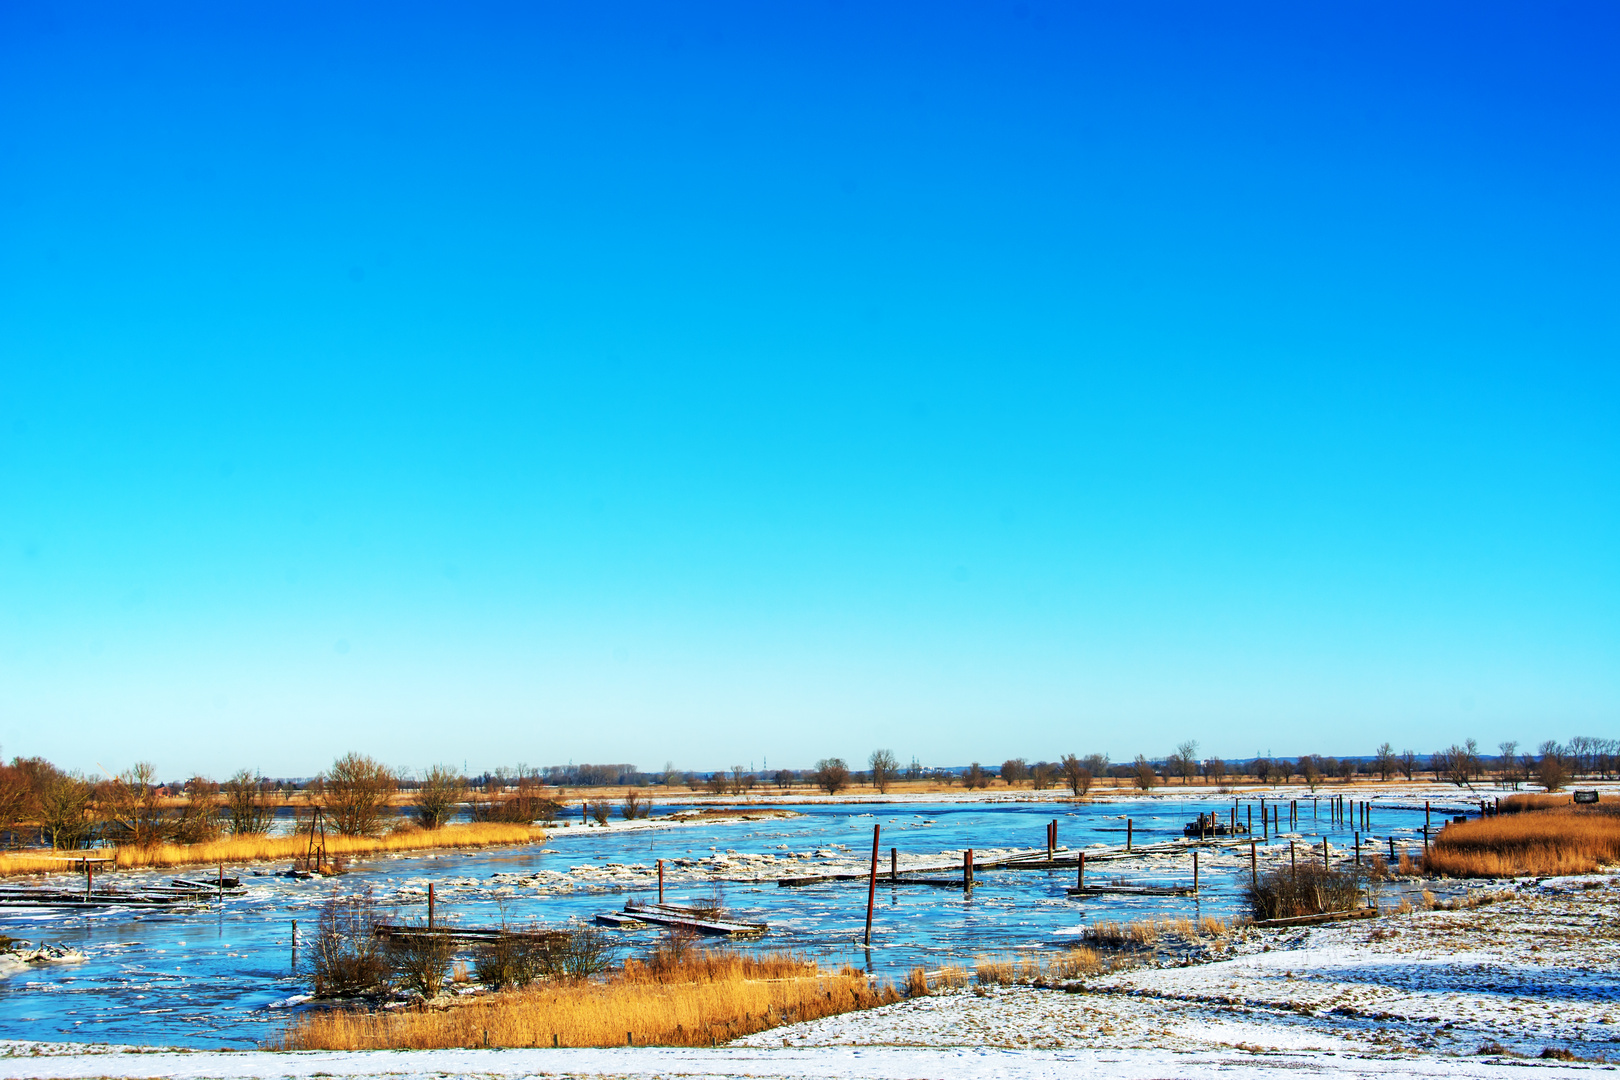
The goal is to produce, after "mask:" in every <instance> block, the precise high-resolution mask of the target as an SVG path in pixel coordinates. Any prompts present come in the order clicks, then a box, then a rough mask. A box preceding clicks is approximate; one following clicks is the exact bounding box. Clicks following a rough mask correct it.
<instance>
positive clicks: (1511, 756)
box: [1496, 739, 1519, 784]
mask: <svg viewBox="0 0 1620 1080" xmlns="http://www.w3.org/2000/svg"><path fill="white" fill-rule="evenodd" d="M1496 763H1497V771H1496V778H1497V779H1498V780H1500V781H1502V782H1503V783H1505V784H1511V783H1514V782H1516V781H1517V780H1518V779H1519V743H1518V740H1516V739H1507V740H1504V741H1503V742H1499V743H1497V744H1496Z"/></svg>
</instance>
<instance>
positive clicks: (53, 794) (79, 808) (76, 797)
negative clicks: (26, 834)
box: [36, 766, 95, 850]
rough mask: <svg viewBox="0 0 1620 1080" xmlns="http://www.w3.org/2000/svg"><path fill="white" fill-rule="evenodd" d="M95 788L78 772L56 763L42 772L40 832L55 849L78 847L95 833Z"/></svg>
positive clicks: (38, 792) (40, 782) (40, 779)
mask: <svg viewBox="0 0 1620 1080" xmlns="http://www.w3.org/2000/svg"><path fill="white" fill-rule="evenodd" d="M94 795H95V788H94V787H93V786H92V785H91V784H90V782H89V781H88V780H86V779H85V778H84V777H82V776H80V775H79V774H78V773H65V772H62V771H61V770H60V769H57V768H56V767H55V766H52V767H51V768H50V771H49V772H48V773H43V774H41V775H40V776H39V787H38V790H37V795H36V797H37V799H38V806H39V825H40V832H42V833H43V834H44V837H45V839H46V840H48V841H49V842H50V845H51V848H52V850H56V849H61V848H75V847H78V846H79V845H80V844H82V843H84V842H85V841H86V840H89V839H90V838H91V837H92V836H93V835H95V822H94V820H93V819H92V816H91V815H92V810H93V807H92V800H93V798H94Z"/></svg>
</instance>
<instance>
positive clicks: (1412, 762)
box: [1396, 750, 1418, 780]
mask: <svg viewBox="0 0 1620 1080" xmlns="http://www.w3.org/2000/svg"><path fill="white" fill-rule="evenodd" d="M1396 760H1397V761H1398V762H1400V766H1401V775H1403V776H1405V777H1406V778H1407V779H1408V780H1411V779H1412V778H1413V777H1415V776H1416V775H1417V767H1418V756H1417V752H1416V751H1413V750H1402V751H1401V756H1400V757H1398V758H1396Z"/></svg>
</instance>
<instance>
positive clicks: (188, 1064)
mask: <svg viewBox="0 0 1620 1080" xmlns="http://www.w3.org/2000/svg"><path fill="white" fill-rule="evenodd" d="M1492 891H1496V892H1509V893H1511V895H1510V896H1509V897H1508V898H1506V899H1503V900H1500V901H1498V902H1495V903H1491V904H1487V905H1483V906H1479V907H1475V908H1470V909H1465V910H1459V911H1420V912H1415V913H1413V914H1410V915H1389V916H1385V917H1383V918H1380V919H1376V920H1368V921H1363V922H1356V923H1346V924H1339V925H1335V926H1324V927H1316V928H1312V929H1308V930H1292V931H1278V930H1266V931H1255V930H1250V931H1247V932H1246V933H1244V934H1243V935H1241V936H1240V937H1238V938H1236V939H1235V940H1233V941H1232V942H1231V943H1230V944H1229V945H1227V946H1225V947H1224V948H1223V949H1221V950H1218V951H1217V952H1216V953H1214V954H1213V957H1212V959H1211V961H1210V962H1204V963H1189V962H1185V961H1176V960H1170V959H1166V960H1161V961H1159V966H1142V967H1138V968H1134V969H1131V970H1127V971H1122V972H1117V973H1115V974H1111V975H1106V976H1101V977H1098V978H1094V979H1091V980H1088V981H1087V982H1086V983H1085V984H1084V985H1083V986H1071V987H1068V988H1064V989H1036V988H1032V987H986V988H983V989H975V988H966V989H961V990H955V991H950V992H948V993H944V994H940V995H938V996H934V997H928V998H922V999H918V1000H914V1001H907V1002H903V1003H900V1004H897V1005H892V1006H888V1007H885V1008H882V1009H876V1010H872V1011H870V1012H864V1013H853V1014H849V1015H845V1016H840V1017H833V1018H829V1019H826V1020H821V1021H817V1022H814V1023H809V1024H801V1025H795V1026H790V1027H784V1028H777V1029H773V1030H771V1031H768V1032H762V1033H760V1034H758V1035H754V1036H750V1037H749V1038H747V1039H743V1040H739V1041H738V1042H737V1043H734V1044H732V1045H730V1046H726V1047H720V1048H717V1049H713V1050H686V1049H665V1048H625V1049H614V1050H456V1051H431V1052H417V1053H347V1054H326V1053H303V1054H284V1053H253V1052H246V1053H229V1052H218V1051H195V1052H183V1051H182V1052H169V1051H158V1052H154V1051H152V1050H134V1049H129V1050H121V1049H120V1048H117V1047H73V1046H68V1045H60V1044H55V1045H51V1044H37V1043H11V1044H5V1046H4V1054H3V1056H0V1078H3V1077H100V1076H108V1077H132V1078H133V1077H214V1076H218V1077H283V1076H286V1077H317V1076H325V1077H372V1076H376V1077H413V1076H423V1077H428V1076H434V1077H437V1076H447V1075H478V1076H490V1077H505V1076H579V1077H596V1076H602V1077H643V1076H645V1077H681V1076H692V1077H873V1078H884V1080H886V1078H891V1077H892V1078H894V1080H912V1078H920V1077H973V1078H976V1077H986V1078H989V1077H997V1078H999V1077H1020V1078H1021V1077H1030V1078H1040V1077H1058V1076H1062V1077H1092V1076H1096V1077H1103V1076H1107V1077H1126V1078H1136V1077H1142V1078H1149V1077H1206V1076H1207V1077H1215V1076H1222V1077H1234V1076H1237V1077H1245V1078H1246V1077H1263V1076H1272V1075H1276V1076H1285V1075H1286V1076H1291V1077H1298V1076H1302V1075H1317V1074H1323V1075H1333V1076H1369V1077H1405V1076H1440V1075H1444V1076H1451V1077H1492V1076H1500V1077H1507V1076H1524V1075H1525V1073H1524V1071H1523V1070H1524V1069H1526V1068H1531V1069H1534V1070H1535V1075H1537V1076H1547V1077H1553V1076H1564V1075H1574V1074H1576V1073H1581V1074H1590V1073H1592V1072H1594V1071H1613V1069H1614V1066H1612V1065H1609V1064H1608V1060H1609V1059H1615V1060H1620V1041H1617V1040H1620V879H1616V878H1610V877H1606V876H1594V877H1586V878H1562V879H1549V880H1545V881H1539V882H1537V881H1524V882H1518V883H1504V884H1502V885H1499V886H1493V890H1492ZM1547 1048H1553V1049H1555V1050H1558V1051H1562V1052H1569V1053H1572V1054H1574V1055H1575V1056H1576V1057H1577V1058H1579V1059H1582V1060H1579V1061H1575V1062H1561V1061H1557V1060H1549V1059H1544V1058H1541V1057H1540V1056H1539V1055H1540V1054H1541V1053H1542V1051H1543V1050H1544V1049H1547ZM1511 1070H1518V1071H1511Z"/></svg>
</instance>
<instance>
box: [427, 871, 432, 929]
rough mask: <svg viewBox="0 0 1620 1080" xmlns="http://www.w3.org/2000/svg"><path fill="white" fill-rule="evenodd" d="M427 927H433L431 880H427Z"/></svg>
mask: <svg viewBox="0 0 1620 1080" xmlns="http://www.w3.org/2000/svg"><path fill="white" fill-rule="evenodd" d="M428 929H429V930H432V929H433V882H431V881H430V882H428Z"/></svg>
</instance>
